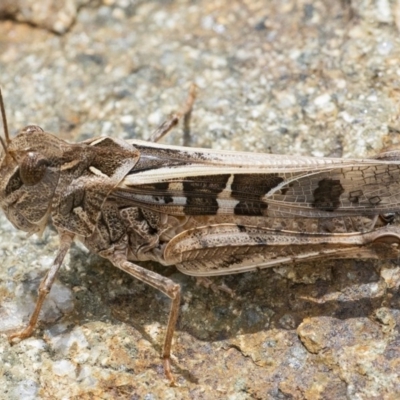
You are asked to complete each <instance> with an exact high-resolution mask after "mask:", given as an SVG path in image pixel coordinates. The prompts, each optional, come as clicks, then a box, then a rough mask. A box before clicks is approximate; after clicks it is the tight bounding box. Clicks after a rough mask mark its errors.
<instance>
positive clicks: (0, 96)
mask: <svg viewBox="0 0 400 400" xmlns="http://www.w3.org/2000/svg"><path fill="white" fill-rule="evenodd" d="M0 109H1V119H2V120H3V130H4V136H5V138H6V142H5V143H4V140H3V139H2V140H1V144H2V145H3V147H4V149H5V150H6V152H7V148H6V147H5V144H7V145H8V144H9V143H10V135H9V134H8V126H7V117H6V109H5V108H4V101H3V94H2V93H1V87H0Z"/></svg>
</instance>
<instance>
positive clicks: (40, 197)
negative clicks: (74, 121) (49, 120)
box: [0, 92, 63, 234]
mask: <svg viewBox="0 0 400 400" xmlns="http://www.w3.org/2000/svg"><path fill="white" fill-rule="evenodd" d="M0 106H1V112H2V116H3V127H4V132H5V140H4V139H2V138H0V142H1V145H2V147H3V154H2V156H1V159H0V206H1V208H2V209H3V211H4V213H5V214H6V216H7V218H8V219H9V220H10V222H11V223H12V224H13V225H14V226H15V227H16V228H18V229H21V230H23V231H25V232H29V233H31V234H32V233H41V232H42V231H43V230H44V228H45V226H46V223H47V219H48V215H49V212H50V208H51V202H52V198H53V194H54V191H55V189H56V187H57V184H58V178H59V171H60V164H59V159H60V154H61V153H62V151H61V145H62V143H63V142H62V141H61V140H59V139H57V138H56V137H54V136H52V135H50V134H48V133H45V132H44V131H43V129H42V128H40V127H38V126H34V125H30V126H27V127H25V128H24V129H22V130H21V131H20V132H19V133H18V134H17V135H16V136H15V137H14V138H12V139H10V137H9V135H8V130H7V122H6V119H5V112H4V105H3V100H2V98H1V92H0Z"/></svg>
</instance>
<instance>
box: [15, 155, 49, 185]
mask: <svg viewBox="0 0 400 400" xmlns="http://www.w3.org/2000/svg"><path fill="white" fill-rule="evenodd" d="M48 165H49V162H48V160H47V159H46V158H44V157H43V156H42V155H40V154H39V153H35V152H33V151H30V152H29V153H27V155H26V156H25V158H24V159H23V160H22V163H21V165H20V167H19V176H20V178H21V181H22V182H23V183H24V185H27V186H32V185H36V184H37V183H39V182H40V181H41V179H42V178H43V176H44V174H45V172H46V169H47V167H48Z"/></svg>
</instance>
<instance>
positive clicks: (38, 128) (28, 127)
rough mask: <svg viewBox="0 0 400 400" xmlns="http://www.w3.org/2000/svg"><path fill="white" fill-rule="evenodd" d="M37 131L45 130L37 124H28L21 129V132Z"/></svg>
mask: <svg viewBox="0 0 400 400" xmlns="http://www.w3.org/2000/svg"><path fill="white" fill-rule="evenodd" d="M35 132H44V130H43V129H42V128H41V127H40V126H37V125H28V126H26V127H25V128H23V129H22V130H21V133H35Z"/></svg>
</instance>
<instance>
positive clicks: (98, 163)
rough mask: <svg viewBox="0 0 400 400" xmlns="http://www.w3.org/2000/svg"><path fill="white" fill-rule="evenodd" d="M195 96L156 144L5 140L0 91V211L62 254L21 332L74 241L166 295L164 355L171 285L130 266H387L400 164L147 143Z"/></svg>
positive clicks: (175, 306) (175, 288) (395, 158)
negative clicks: (48, 239)
mask: <svg viewBox="0 0 400 400" xmlns="http://www.w3.org/2000/svg"><path fill="white" fill-rule="evenodd" d="M194 97H195V93H194V88H192V90H191V93H190V95H189V99H188V101H187V103H186V104H185V107H183V110H182V111H181V112H180V113H178V114H175V115H174V116H172V118H170V119H169V120H167V121H166V122H165V123H164V124H162V125H161V126H160V127H159V129H158V130H156V131H155V133H154V134H153V136H152V138H153V142H146V141H141V140H127V141H123V140H119V139H114V138H110V137H98V138H93V139H89V140H86V141H83V142H80V143H67V142H65V141H63V140H61V139H59V138H57V137H56V136H54V135H52V134H50V133H47V132H45V131H43V129H42V128H40V127H39V126H35V125H29V126H27V127H25V128H23V129H22V130H20V131H19V132H18V133H17V135H16V136H15V137H13V138H11V137H10V135H9V132H8V127H7V120H6V115H5V108H4V103H3V98H2V97H1V93H0V103H1V113H2V119H3V129H4V138H0V140H1V145H2V148H3V152H2V156H1V164H0V177H1V179H0V205H1V208H2V209H3V211H4V213H5V214H6V216H7V218H8V219H9V220H10V221H11V223H12V224H13V225H14V226H15V227H16V228H17V229H21V230H23V231H26V232H28V233H29V234H33V233H36V234H40V233H42V232H43V230H44V229H45V227H46V225H47V224H48V223H49V221H50V220H51V221H52V223H53V225H54V226H55V228H56V229H57V232H58V235H59V250H58V253H57V255H56V257H55V259H54V262H53V264H52V266H51V268H50V270H49V271H48V272H47V274H46V276H45V277H44V279H43V280H42V282H41V284H40V287H39V292H38V299H37V303H36V306H35V309H34V311H33V313H32V315H31V317H30V320H29V322H28V324H27V325H26V327H25V328H24V329H22V330H21V331H20V332H17V333H14V334H12V335H11V336H10V337H9V338H10V341H11V342H15V341H18V340H20V339H24V338H26V337H28V336H30V335H31V334H32V333H33V331H34V328H35V326H36V323H37V321H38V317H39V312H40V309H41V307H42V304H43V302H44V300H45V298H46V295H47V294H48V293H49V291H50V289H51V286H52V284H53V282H54V280H55V277H56V274H57V271H58V270H59V268H60V267H61V265H62V262H63V259H64V257H65V255H66V254H67V252H68V250H69V248H70V246H71V243H72V242H73V240H75V239H77V240H80V241H81V242H82V243H83V244H84V245H85V246H86V247H87V248H88V249H89V250H90V251H93V252H95V253H97V254H99V255H100V256H102V257H104V258H106V259H108V260H110V261H111V263H112V264H113V265H115V266H116V267H118V268H120V269H121V270H123V271H125V272H127V273H128V274H130V275H132V276H134V277H136V278H137V279H139V280H141V281H143V282H145V283H147V284H149V285H151V286H153V287H154V288H156V289H158V290H160V291H161V292H163V293H164V294H165V295H167V296H168V297H169V298H170V299H171V307H170V312H169V319H168V324H167V328H166V334H165V339H164V345H163V354H162V357H163V364H164V370H165V375H166V377H167V378H168V379H169V380H170V382H171V384H174V376H173V374H172V371H171V361H170V355H171V345H172V338H173V333H174V330H175V325H176V321H177V317H178V312H179V305H180V286H179V285H178V284H177V283H175V282H174V281H173V280H171V279H169V278H166V277H164V276H162V275H159V274H157V273H155V272H153V271H150V270H148V269H146V268H143V267H141V266H139V265H137V264H135V263H134V262H135V261H145V260H153V261H156V262H158V263H161V264H163V265H166V266H167V265H175V266H176V267H177V268H178V270H179V271H181V272H183V273H185V274H188V275H193V276H196V277H207V276H213V275H224V274H233V273H241V272H245V271H253V270H258V269H262V268H268V267H273V266H280V265H282V264H287V263H297V262H301V261H305V260H307V261H308V260H315V259H323V260H325V259H329V258H382V259H383V258H397V257H398V255H399V249H398V247H399V243H400V227H399V225H398V224H396V223H395V222H396V221H397V213H398V212H399V211H400V162H399V153H398V152H397V151H392V152H390V151H388V152H383V153H381V154H379V155H378V156H377V157H376V158H371V159H340V158H322V157H321V158H316V157H296V156H287V155H275V154H252V153H244V152H230V151H215V150H208V149H199V148H188V147H178V146H167V145H163V144H157V143H155V142H156V141H157V140H158V139H159V138H161V137H162V136H163V135H165V134H166V133H167V132H168V131H169V130H170V129H172V127H173V126H174V125H176V123H177V122H178V120H179V119H180V118H181V117H184V118H185V120H186V122H188V120H189V117H190V112H191V109H192V105H193V101H194Z"/></svg>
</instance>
